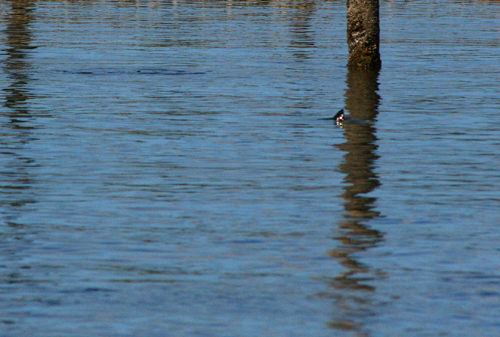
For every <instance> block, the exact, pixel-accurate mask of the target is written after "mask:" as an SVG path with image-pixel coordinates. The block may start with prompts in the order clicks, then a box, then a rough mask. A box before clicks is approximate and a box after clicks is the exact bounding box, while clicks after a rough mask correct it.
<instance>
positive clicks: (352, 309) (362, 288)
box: [328, 69, 383, 336]
mask: <svg viewBox="0 0 500 337" xmlns="http://www.w3.org/2000/svg"><path fill="white" fill-rule="evenodd" d="M346 82H347V90H346V92H345V109H346V111H348V112H349V114H350V116H351V117H352V118H355V119H357V120H360V121H368V123H354V122H346V123H344V137H345V140H346V141H345V142H344V143H342V144H339V145H338V148H339V149H340V150H341V151H343V152H344V153H345V154H344V157H343V162H342V163H341V164H340V165H339V168H340V170H341V172H343V173H344V174H345V178H344V181H343V183H344V188H343V190H344V193H343V194H342V195H341V197H342V198H343V199H344V214H343V219H342V220H341V221H340V223H339V229H340V230H339V233H340V234H339V235H338V236H337V237H336V238H335V239H336V240H337V241H338V242H339V244H338V248H335V249H333V250H331V251H329V255H330V256H332V257H333V258H335V259H336V260H338V262H339V263H340V264H341V265H342V266H343V267H344V268H345V269H346V271H344V272H343V273H341V274H340V275H338V276H337V277H334V278H333V279H331V280H330V286H331V287H332V288H333V293H334V295H333V300H334V305H335V310H336V313H335V316H334V317H333V318H332V320H331V321H330V322H329V324H328V325H329V326H330V327H332V328H335V329H339V330H343V331H353V332H356V333H357V334H358V335H360V336H366V335H367V333H365V332H363V330H364V329H363V327H364V322H365V321H366V318H368V317H371V316H374V315H376V312H377V305H378V304H377V302H376V301H375V300H374V299H373V298H374V295H375V293H376V288H375V287H374V286H372V285H370V281H372V280H375V279H377V278H379V277H380V275H381V274H382V273H381V272H380V271H376V270H372V269H371V268H370V266H368V265H366V264H363V263H361V262H359V261H358V260H357V258H358V254H359V253H360V252H363V251H366V250H368V249H370V248H372V247H375V246H377V245H378V244H379V243H380V242H381V241H382V240H383V236H382V233H380V232H379V231H377V230H374V229H370V228H369V226H368V225H366V222H367V221H368V220H370V219H373V218H377V217H379V216H380V213H379V212H377V211H376V210H375V209H374V208H375V206H374V204H375V202H376V199H375V198H372V197H369V196H367V194H368V193H370V192H372V191H373V190H374V189H376V188H377V187H378V186H379V185H380V183H379V180H378V177H377V175H376V173H374V171H373V170H374V167H375V162H376V160H377V158H378V156H377V154H376V151H377V144H376V142H377V137H376V135H375V134H376V129H375V124H374V122H375V119H376V117H377V114H378V106H379V101H380V96H379V95H378V93H377V92H378V71H372V70H353V69H350V70H349V72H348V74H347V79H346Z"/></svg>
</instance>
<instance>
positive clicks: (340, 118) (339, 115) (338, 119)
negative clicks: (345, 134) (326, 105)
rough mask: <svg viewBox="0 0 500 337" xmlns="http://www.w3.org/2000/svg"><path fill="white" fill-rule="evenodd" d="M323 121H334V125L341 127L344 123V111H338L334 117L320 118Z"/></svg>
mask: <svg viewBox="0 0 500 337" xmlns="http://www.w3.org/2000/svg"><path fill="white" fill-rule="evenodd" d="M321 119H323V120H333V121H335V125H342V123H343V122H344V109H340V110H339V111H338V112H337V113H336V114H335V116H333V117H328V118H321Z"/></svg>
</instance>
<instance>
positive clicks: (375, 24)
mask: <svg viewBox="0 0 500 337" xmlns="http://www.w3.org/2000/svg"><path fill="white" fill-rule="evenodd" d="M347 45H348V47H349V59H348V61H347V66H348V67H356V68H375V69H377V68H380V67H381V66H382V61H380V51H379V45H380V26H379V0H347Z"/></svg>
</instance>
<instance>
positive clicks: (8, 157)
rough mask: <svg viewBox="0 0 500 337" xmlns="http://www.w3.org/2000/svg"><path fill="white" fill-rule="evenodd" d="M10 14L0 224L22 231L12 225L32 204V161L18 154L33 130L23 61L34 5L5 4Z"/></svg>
mask: <svg viewBox="0 0 500 337" xmlns="http://www.w3.org/2000/svg"><path fill="white" fill-rule="evenodd" d="M8 3H10V5H11V9H10V12H8V14H7V18H6V20H7V25H6V29H5V35H6V37H7V38H6V49H5V54H6V55H7V57H6V59H5V61H4V62H3V70H4V73H5V74H6V78H7V81H8V83H6V85H5V86H4V87H2V88H1V90H2V91H3V92H4V93H3V95H2V96H3V97H4V102H3V103H2V105H3V107H4V108H3V109H2V115H3V120H4V122H2V124H1V125H0V130H1V131H0V132H1V133H2V134H3V136H2V138H1V140H0V151H1V154H2V159H1V162H2V165H1V166H2V168H1V169H2V176H1V180H2V188H1V189H0V206H1V208H2V217H3V219H4V220H3V222H4V223H6V224H7V225H8V226H9V227H13V228H14V227H22V225H21V224H19V223H17V222H16V219H17V218H18V217H19V214H20V213H21V209H22V207H23V206H25V205H27V204H32V203H34V202H35V201H34V199H33V197H32V196H31V195H30V193H29V192H28V191H29V190H30V189H31V186H32V184H33V180H32V177H31V176H30V173H29V168H30V167H33V166H35V163H34V160H33V159H32V158H28V157H26V156H25V155H23V154H22V150H23V148H25V147H26V145H27V144H28V143H29V142H30V141H31V140H32V139H33V136H32V130H33V127H32V126H31V125H29V124H30V123H29V120H30V119H31V114H30V111H29V108H28V101H29V100H30V99H31V98H32V97H31V94H30V90H29V88H28V86H29V83H30V81H31V80H32V79H31V78H30V72H31V65H30V63H29V62H28V61H27V59H28V56H29V52H30V50H32V49H34V48H35V47H33V46H32V45H31V33H30V30H29V26H30V24H31V22H32V20H33V11H34V3H35V2H34V1H15V0H13V1H9V2H8Z"/></svg>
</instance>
